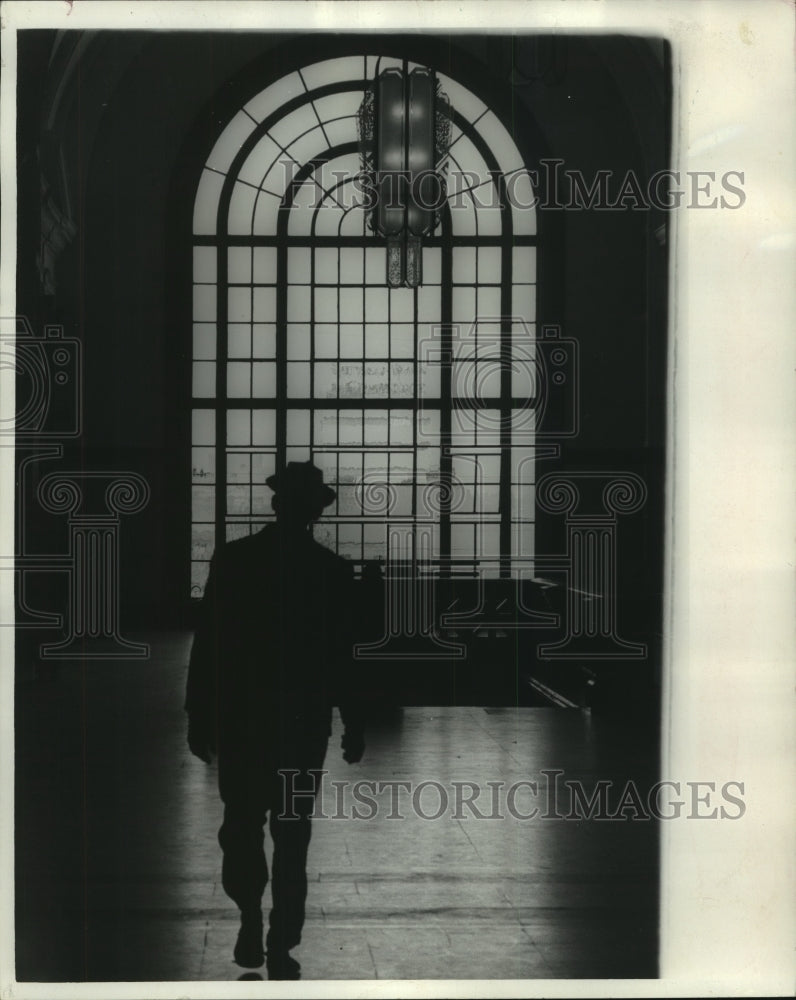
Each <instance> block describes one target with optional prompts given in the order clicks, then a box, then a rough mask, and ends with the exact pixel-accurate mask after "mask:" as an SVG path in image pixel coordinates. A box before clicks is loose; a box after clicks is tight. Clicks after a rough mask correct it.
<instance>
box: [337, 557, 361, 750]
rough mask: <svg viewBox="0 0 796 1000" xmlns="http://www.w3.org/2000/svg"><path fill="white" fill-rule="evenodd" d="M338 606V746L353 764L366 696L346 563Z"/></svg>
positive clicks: (350, 573) (352, 590)
mask: <svg viewBox="0 0 796 1000" xmlns="http://www.w3.org/2000/svg"><path fill="white" fill-rule="evenodd" d="M339 597H340V600H341V606H340V609H339V614H338V618H337V621H338V628H339V632H338V642H339V671H340V693H339V702H338V704H339V709H340V718H341V720H342V723H343V738H342V740H341V741H340V746H341V747H342V750H343V760H345V761H346V762H347V763H349V764H356V763H357V762H358V761H360V760H361V759H362V755H363V753H364V752H365V699H364V692H363V690H362V685H361V678H360V676H359V673H360V671H359V669H358V668H359V666H360V664H359V662H358V661H357V660H355V659H354V643H355V642H356V628H355V625H354V623H355V622H356V621H357V620H359V618H360V616H359V615H358V614H357V607H356V603H357V602H356V599H357V592H356V588H355V586H354V573H353V569H352V568H351V567H350V566H349V565H347V566H346V572H345V579H344V582H343V584H342V585H341V587H340V591H339Z"/></svg>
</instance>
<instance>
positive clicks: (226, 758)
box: [218, 720, 329, 954]
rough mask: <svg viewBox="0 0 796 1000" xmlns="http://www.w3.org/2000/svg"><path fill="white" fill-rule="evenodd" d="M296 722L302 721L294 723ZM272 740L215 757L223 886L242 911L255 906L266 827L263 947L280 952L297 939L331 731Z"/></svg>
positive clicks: (307, 730) (298, 731)
mask: <svg viewBox="0 0 796 1000" xmlns="http://www.w3.org/2000/svg"><path fill="white" fill-rule="evenodd" d="M296 721H297V722H299V720H296ZM280 730H281V732H280V734H279V737H278V738H277V739H271V740H266V741H265V745H263V746H258V747H256V748H255V749H254V750H251V749H250V750H249V751H248V752H246V753H241V751H240V750H239V749H238V750H236V751H235V752H234V753H225V752H224V751H223V749H222V750H221V751H220V753H219V790H220V793H221V799H222V801H223V803H224V822H223V824H222V826H221V829H220V830H219V833H218V840H219V844H220V845H221V849H222V851H223V855H224V857H223V865H222V885H223V887H224V891H225V892H226V894H227V895H228V896H229V897H230V899H232V900H233V901H234V902H235V903H236V904H237V905H238V907H239V908H240V910H241V911H248V912H253V911H257V910H259V909H260V906H261V901H262V897H263V893H264V891H265V887H266V885H267V883H268V875H269V872H268V865H267V862H266V858H265V849H264V840H265V836H264V827H265V823H266V819H268V823H269V830H270V833H271V840H272V842H273V848H274V850H273V863H272V866H271V873H270V875H271V898H272V909H271V914H270V918H269V929H268V935H267V939H266V946H267V948H268V950H269V952H271V953H272V954H274V953H276V954H284V953H285V952H287V951H289V950H290V949H291V948H295V947H296V945H298V944H299V942H300V941H301V931H302V928H303V926H304V911H305V902H306V898H307V851H308V848H309V843H310V835H311V832H312V826H311V823H312V821H311V818H310V817H311V814H312V812H313V809H314V807H315V795H316V794H317V791H318V789H319V787H320V784H321V781H322V775H321V774H313V773H312V772H317V771H320V770H321V769H322V768H323V762H324V759H325V756H326V748H327V743H328V736H329V732H328V726H320V727H318V726H313V727H305V726H302V725H301V724H300V722H299V724H298V725H296V726H295V728H294V729H292V730H291V729H290V727H286V728H283V727H280Z"/></svg>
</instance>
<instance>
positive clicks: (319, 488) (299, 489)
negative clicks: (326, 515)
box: [265, 462, 337, 507]
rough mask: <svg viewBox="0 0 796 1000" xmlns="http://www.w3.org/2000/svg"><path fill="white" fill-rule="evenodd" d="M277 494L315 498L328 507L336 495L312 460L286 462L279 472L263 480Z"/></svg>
mask: <svg viewBox="0 0 796 1000" xmlns="http://www.w3.org/2000/svg"><path fill="white" fill-rule="evenodd" d="M265 484H266V486H270V487H271V489H272V490H273V491H274V493H277V494H279V496H284V497H293V498H295V499H296V500H302V499H303V500H313V501H314V500H317V501H318V502H319V503H321V504H323V506H324V507H328V506H329V504H330V503H332V502H333V501H334V499H335V497H336V496H337V494H336V493H335V491H334V490H333V489H332V488H331V487H330V486H327V485H326V484H325V483H324V481H323V473H322V472H321V470H320V469H319V468H318V467H317V466H316V465H313V464H312V462H288V463H287V465H286V466H285V468H284V469H283V470H282V471H281V472H276V473H274V475H273V476H269V477H268V478H267V479H266V481H265Z"/></svg>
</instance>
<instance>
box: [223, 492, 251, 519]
mask: <svg viewBox="0 0 796 1000" xmlns="http://www.w3.org/2000/svg"><path fill="white" fill-rule="evenodd" d="M227 513H228V514H233V515H235V514H238V515H240V514H250V513H251V497H250V493H249V487H248V486H227Z"/></svg>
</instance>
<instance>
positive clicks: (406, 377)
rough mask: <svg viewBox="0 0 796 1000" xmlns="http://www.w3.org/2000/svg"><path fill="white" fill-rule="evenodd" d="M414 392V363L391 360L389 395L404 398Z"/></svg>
mask: <svg viewBox="0 0 796 1000" xmlns="http://www.w3.org/2000/svg"><path fill="white" fill-rule="evenodd" d="M414 394H415V371H414V365H412V364H408V363H407V362H405V361H393V362H392V363H391V364H390V395H391V396H393V397H400V398H406V397H408V396H414Z"/></svg>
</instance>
